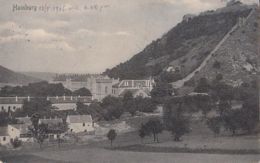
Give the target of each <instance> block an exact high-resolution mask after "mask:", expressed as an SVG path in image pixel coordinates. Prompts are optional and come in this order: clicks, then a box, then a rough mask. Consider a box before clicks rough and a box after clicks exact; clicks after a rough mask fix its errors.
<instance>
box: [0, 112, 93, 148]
mask: <svg viewBox="0 0 260 163" xmlns="http://www.w3.org/2000/svg"><path fill="white" fill-rule="evenodd" d="M17 120H18V124H9V125H8V126H6V127H1V128H0V145H8V144H10V143H11V142H12V141H13V140H14V139H18V140H21V141H22V142H33V141H34V139H33V136H32V133H31V132H30V130H29V128H30V127H32V123H31V120H30V117H22V118H18V119H17ZM64 123H65V124H67V129H66V130H65V131H64V132H60V131H61V130H60V129H59V126H61V125H62V124H64ZM39 124H46V125H47V126H48V131H49V132H48V134H47V137H48V140H50V141H51V140H56V139H58V138H61V137H63V136H64V135H65V134H77V133H86V134H93V133H94V132H95V128H94V127H95V124H94V122H93V120H92V117H91V116H90V115H69V116H67V118H66V122H63V120H62V119H61V118H53V119H45V118H44V119H40V120H39ZM54 126H55V127H54Z"/></svg>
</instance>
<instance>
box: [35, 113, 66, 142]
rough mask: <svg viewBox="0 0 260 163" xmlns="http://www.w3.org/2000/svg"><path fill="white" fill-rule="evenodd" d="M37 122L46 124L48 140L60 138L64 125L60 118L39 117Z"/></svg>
mask: <svg viewBox="0 0 260 163" xmlns="http://www.w3.org/2000/svg"><path fill="white" fill-rule="evenodd" d="M39 124H45V125H47V135H48V139H49V140H50V141H52V140H55V139H58V138H60V137H61V136H63V135H64V133H65V130H66V129H65V125H64V123H63V120H62V119H61V118H53V119H46V118H44V119H39Z"/></svg>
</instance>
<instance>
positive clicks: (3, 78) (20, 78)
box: [0, 65, 41, 85]
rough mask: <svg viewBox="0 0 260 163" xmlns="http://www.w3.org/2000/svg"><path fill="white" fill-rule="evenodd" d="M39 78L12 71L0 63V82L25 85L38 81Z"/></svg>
mask: <svg viewBox="0 0 260 163" xmlns="http://www.w3.org/2000/svg"><path fill="white" fill-rule="evenodd" d="M39 81H41V80H40V79H37V78H34V77H31V76H27V75H24V74H21V73H17V72H14V71H12V70H9V69H7V68H5V67H3V66H1V65H0V83H2V85H3V83H4V84H8V85H25V84H29V83H33V82H39Z"/></svg>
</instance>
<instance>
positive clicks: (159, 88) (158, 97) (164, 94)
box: [151, 81, 173, 103]
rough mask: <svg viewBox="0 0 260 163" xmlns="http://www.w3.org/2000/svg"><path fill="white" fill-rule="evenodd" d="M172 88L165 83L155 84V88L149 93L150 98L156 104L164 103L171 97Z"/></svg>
mask: <svg viewBox="0 0 260 163" xmlns="http://www.w3.org/2000/svg"><path fill="white" fill-rule="evenodd" d="M172 94H173V88H172V85H171V84H168V83H165V82H160V81H158V82H156V85H155V87H154V88H153V89H152V91H151V96H152V99H153V100H154V101H156V102H157V103H164V101H165V99H167V98H168V97H170V96H172Z"/></svg>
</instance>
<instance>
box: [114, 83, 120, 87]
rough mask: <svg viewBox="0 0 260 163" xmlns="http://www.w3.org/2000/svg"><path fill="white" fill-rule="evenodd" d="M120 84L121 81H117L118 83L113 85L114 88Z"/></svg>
mask: <svg viewBox="0 0 260 163" xmlns="http://www.w3.org/2000/svg"><path fill="white" fill-rule="evenodd" d="M119 84H120V83H116V84H114V85H113V86H112V87H113V88H118V87H119Z"/></svg>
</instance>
